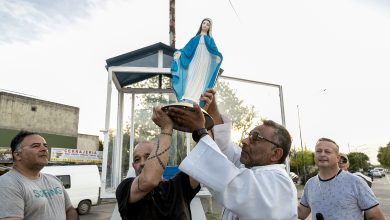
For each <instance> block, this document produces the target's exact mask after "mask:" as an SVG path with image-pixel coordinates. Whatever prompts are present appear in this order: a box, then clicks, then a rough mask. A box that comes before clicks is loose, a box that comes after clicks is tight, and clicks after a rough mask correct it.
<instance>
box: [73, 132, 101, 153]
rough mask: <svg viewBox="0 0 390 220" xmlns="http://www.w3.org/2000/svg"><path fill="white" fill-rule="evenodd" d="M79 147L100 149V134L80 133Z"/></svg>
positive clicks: (82, 148) (78, 138)
mask: <svg viewBox="0 0 390 220" xmlns="http://www.w3.org/2000/svg"><path fill="white" fill-rule="evenodd" d="M77 149H81V150H94V151H97V150H99V136H96V135H88V134H78V137H77Z"/></svg>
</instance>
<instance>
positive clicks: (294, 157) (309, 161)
mask: <svg viewBox="0 0 390 220" xmlns="http://www.w3.org/2000/svg"><path fill="white" fill-rule="evenodd" d="M289 157H290V170H291V171H292V172H297V170H298V171H299V172H298V173H297V174H299V173H300V174H301V175H300V176H301V178H302V175H303V163H302V150H300V151H297V150H296V148H293V149H291V150H290V154H289ZM303 161H304V164H305V170H306V175H307V174H309V173H310V170H311V167H313V166H314V152H312V151H310V150H307V149H304V150H303ZM306 177H307V176H306Z"/></svg>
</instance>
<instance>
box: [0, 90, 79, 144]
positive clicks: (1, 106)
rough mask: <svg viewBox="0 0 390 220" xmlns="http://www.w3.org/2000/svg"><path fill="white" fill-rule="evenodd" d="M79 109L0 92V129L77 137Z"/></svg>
mask: <svg viewBox="0 0 390 220" xmlns="http://www.w3.org/2000/svg"><path fill="white" fill-rule="evenodd" d="M78 122H79V108H77V107H72V106H68V105H63V104H58V103H53V102H48V101H43V100H39V99H35V98H31V97H26V96H20V95H16V94H11V93H5V92H0V128H3V129H9V130H20V129H26V130H32V131H36V132H40V133H48V134H57V135H63V136H70V137H75V138H77V131H78Z"/></svg>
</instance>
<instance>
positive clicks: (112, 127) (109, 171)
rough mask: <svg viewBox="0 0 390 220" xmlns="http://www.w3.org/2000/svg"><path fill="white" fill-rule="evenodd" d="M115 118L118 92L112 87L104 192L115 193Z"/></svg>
mask: <svg viewBox="0 0 390 220" xmlns="http://www.w3.org/2000/svg"><path fill="white" fill-rule="evenodd" d="M117 116H118V91H117V90H116V87H115V86H114V85H112V93H111V110H110V126H109V129H108V134H109V140H108V156H107V173H106V191H107V192H111V191H112V192H115V191H114V189H113V187H116V186H113V182H112V181H113V173H112V169H113V161H114V158H113V147H114V145H115V144H116V134H117V121H118V119H117Z"/></svg>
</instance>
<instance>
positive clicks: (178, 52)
mask: <svg viewBox="0 0 390 220" xmlns="http://www.w3.org/2000/svg"><path fill="white" fill-rule="evenodd" d="M180 55H181V52H180V51H176V52H175V53H174V54H173V59H175V60H178V59H179V58H180Z"/></svg>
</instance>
